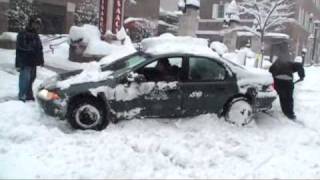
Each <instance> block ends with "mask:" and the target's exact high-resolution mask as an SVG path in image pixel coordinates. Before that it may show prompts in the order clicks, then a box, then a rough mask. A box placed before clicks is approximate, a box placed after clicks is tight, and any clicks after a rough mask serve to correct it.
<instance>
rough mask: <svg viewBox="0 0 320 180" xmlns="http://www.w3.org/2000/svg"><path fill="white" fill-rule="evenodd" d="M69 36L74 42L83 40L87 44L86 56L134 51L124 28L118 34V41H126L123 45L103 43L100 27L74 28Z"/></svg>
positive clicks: (85, 26) (84, 26)
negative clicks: (121, 50)
mask: <svg viewBox="0 0 320 180" xmlns="http://www.w3.org/2000/svg"><path fill="white" fill-rule="evenodd" d="M69 34H70V39H71V40H72V41H79V40H82V41H81V42H83V43H85V44H87V48H86V50H85V51H84V54H85V55H86V54H87V55H96V56H107V55H111V54H113V53H118V51H119V50H120V49H126V50H127V51H131V52H132V51H133V50H134V47H133V45H132V42H131V40H130V38H129V37H128V36H127V34H126V32H125V30H124V28H122V29H121V30H120V31H119V32H118V33H117V34H116V37H117V39H119V40H123V41H124V44H123V45H122V44H119V43H116V42H112V43H111V44H110V43H108V42H105V41H102V40H101V33H100V31H99V29H98V27H96V26H93V25H83V26H82V27H77V26H73V27H71V29H70V33H69Z"/></svg>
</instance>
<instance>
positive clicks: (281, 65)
mask: <svg viewBox="0 0 320 180" xmlns="http://www.w3.org/2000/svg"><path fill="white" fill-rule="evenodd" d="M279 52H280V53H279V58H278V59H277V60H276V62H274V63H273V65H272V66H271V67H270V70H269V71H270V72H271V74H272V76H273V78H274V86H275V89H276V91H277V92H278V95H279V98H280V104H281V109H282V111H283V113H284V114H285V115H286V116H287V117H288V118H289V119H291V120H295V119H296V115H295V113H294V100H293V91H294V82H293V73H296V72H298V74H299V77H300V81H303V79H304V78H305V72H304V68H303V65H302V64H301V63H295V62H292V61H291V60H290V54H289V48H288V45H287V44H285V43H283V44H281V45H279Z"/></svg>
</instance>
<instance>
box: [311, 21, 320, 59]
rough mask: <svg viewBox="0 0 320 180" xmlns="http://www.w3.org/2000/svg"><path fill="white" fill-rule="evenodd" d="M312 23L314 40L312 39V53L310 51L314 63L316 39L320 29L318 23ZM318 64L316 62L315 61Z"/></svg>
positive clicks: (319, 22)
mask: <svg viewBox="0 0 320 180" xmlns="http://www.w3.org/2000/svg"><path fill="white" fill-rule="evenodd" d="M313 23H314V37H313V38H314V39H313V51H312V60H313V61H315V54H316V48H317V38H318V30H319V29H320V21H319V20H316V21H314V22H313ZM317 62H318V61H317Z"/></svg>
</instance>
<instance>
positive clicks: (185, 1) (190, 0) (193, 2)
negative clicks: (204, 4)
mask: <svg viewBox="0 0 320 180" xmlns="http://www.w3.org/2000/svg"><path fill="white" fill-rule="evenodd" d="M186 6H192V7H196V8H200V0H179V1H178V7H179V8H182V9H184V8H185V7H186Z"/></svg>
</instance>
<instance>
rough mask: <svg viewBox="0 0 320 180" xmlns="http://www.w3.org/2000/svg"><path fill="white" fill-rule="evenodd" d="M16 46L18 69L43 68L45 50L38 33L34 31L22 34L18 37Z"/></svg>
mask: <svg viewBox="0 0 320 180" xmlns="http://www.w3.org/2000/svg"><path fill="white" fill-rule="evenodd" d="M16 46H17V49H16V67H17V68H23V67H26V66H29V67H36V66H43V64H44V58H43V51H42V49H43V48H42V43H41V40H40V37H39V35H38V34H37V33H34V32H32V31H22V32H20V33H19V34H18V37H17V42H16Z"/></svg>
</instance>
